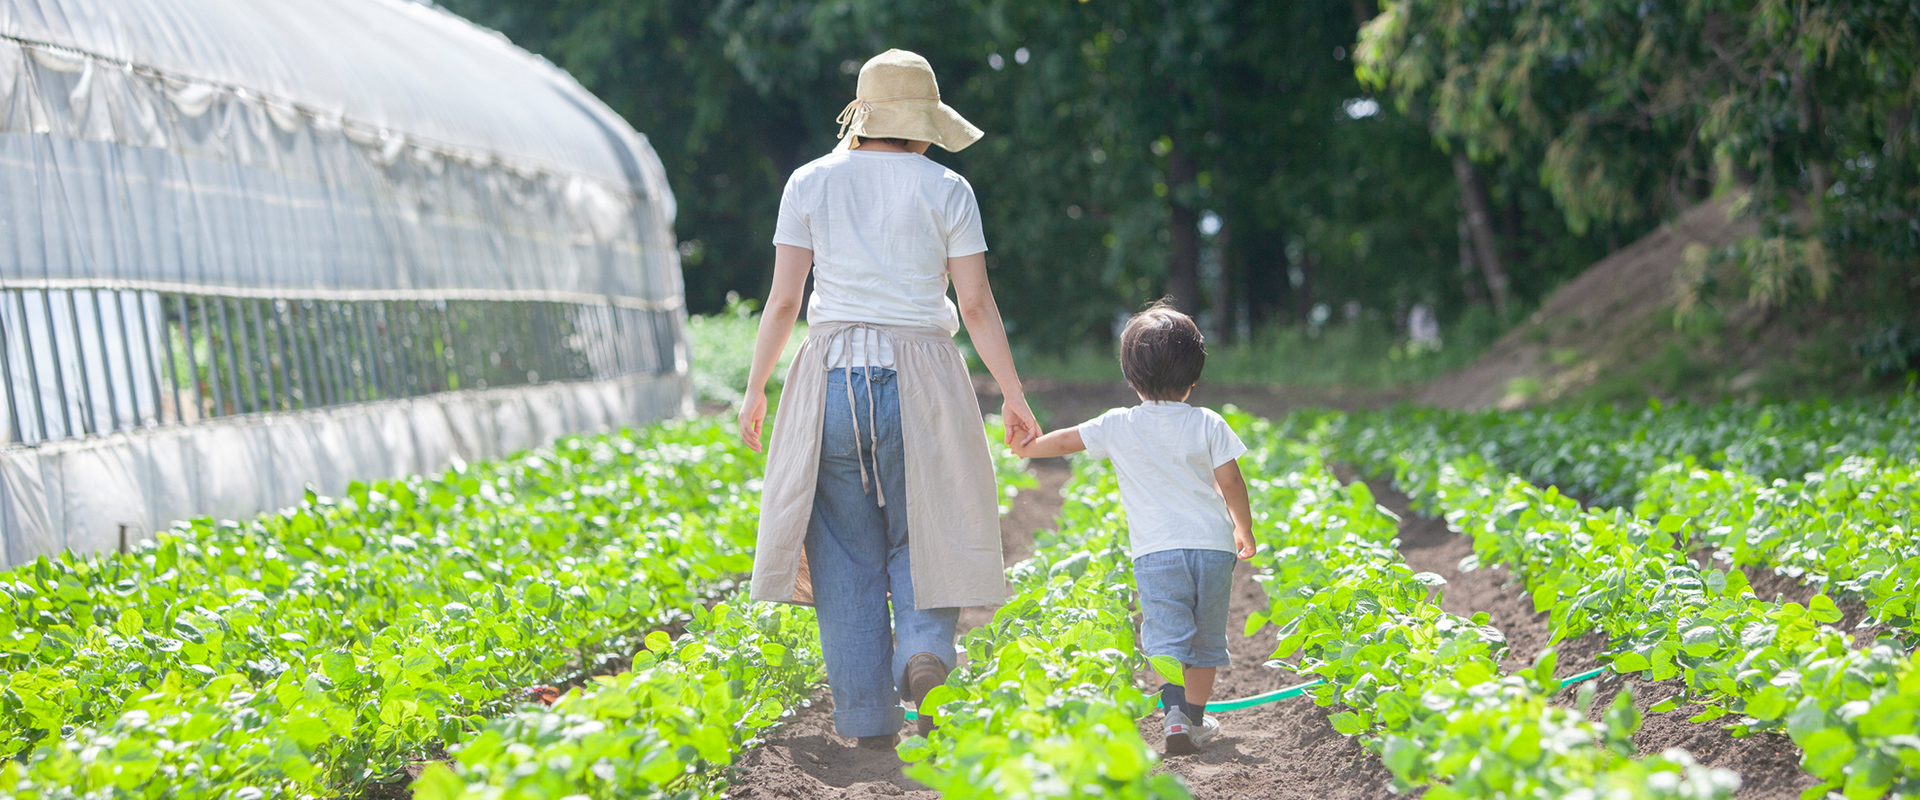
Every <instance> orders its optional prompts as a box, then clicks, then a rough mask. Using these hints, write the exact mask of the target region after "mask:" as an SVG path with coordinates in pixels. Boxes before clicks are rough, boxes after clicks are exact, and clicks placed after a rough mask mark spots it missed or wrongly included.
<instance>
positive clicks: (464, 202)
mask: <svg viewBox="0 0 1920 800" xmlns="http://www.w3.org/2000/svg"><path fill="white" fill-rule="evenodd" d="M673 214H674V205H673V196H672V194H671V192H670V191H669V190H668V189H667V185H666V180H665V177H664V172H663V171H662V169H661V166H660V162H659V159H658V157H657V156H656V155H655V154H654V152H653V150H652V148H651V147H649V146H648V145H647V143H646V141H645V139H644V137H642V136H641V135H640V134H638V133H636V132H635V131H634V130H633V129H632V128H631V127H630V126H629V125H627V123H626V122H625V121H623V120H622V119H621V118H620V117H619V116H618V115H616V114H615V113H613V111H612V110H610V109H608V108H607V107H606V106H605V104H603V103H601V102H600V101H599V100H597V99H595V98H594V97H593V96H592V95H591V94H589V93H587V92H586V91H585V90H584V89H582V88H581V87H580V85H579V84H578V83H576V82H575V81H574V80H573V79H572V78H571V77H570V76H568V75H567V74H566V73H565V72H563V71H561V70H559V69H558V68H556V67H554V66H553V65H551V64H549V63H547V62H546V61H544V60H543V59H540V58H539V57H537V56H534V55H532V54H529V53H527V52H525V51H523V50H520V49H518V48H516V47H514V46H513V45H512V44H510V43H508V42H507V41H506V40H505V39H504V38H503V37H501V36H499V35H498V34H495V33H492V32H490V31H487V30H484V29H482V28H479V27H477V26H475V25H472V24H470V23H468V22H466V21H464V20H461V19H460V18H458V17H456V16H454V15H452V14H450V13H447V12H445V11H442V10H440V9H437V8H434V7H432V6H430V5H424V4H417V3H410V2H403V1H402V0H324V1H323V2H313V1H312V0H0V285H12V286H56V287H57V286H65V285H89V286H132V287H143V288H155V289H161V290H168V291H174V290H177V291H197V290H215V291H217V293H225V294H238V295H255V296H273V297H331V298H337V299H355V298H367V299H373V298H404V297H430V298H461V297H465V298H475V299H548V300H563V301H564V300H571V301H582V302H605V301H606V298H609V297H610V298H613V301H614V302H617V303H621V304H624V305H629V306H634V307H641V308H655V309H665V308H675V307H677V306H678V305H679V303H680V299H681V293H682V288H681V279H680V270H679V261H678V252H677V251H676V249H675V243H674V239H673V232H672V222H673Z"/></svg>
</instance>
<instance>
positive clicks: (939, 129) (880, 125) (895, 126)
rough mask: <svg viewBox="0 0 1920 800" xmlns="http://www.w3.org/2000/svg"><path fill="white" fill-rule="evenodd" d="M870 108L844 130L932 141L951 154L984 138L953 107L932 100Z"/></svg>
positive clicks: (874, 136) (844, 143)
mask: <svg viewBox="0 0 1920 800" xmlns="http://www.w3.org/2000/svg"><path fill="white" fill-rule="evenodd" d="M872 109H873V110H871V111H869V112H867V114H866V115H865V116H864V117H863V118H862V119H860V120H859V121H858V122H856V123H855V124H854V125H852V126H851V127H849V128H848V129H847V133H848V134H849V135H852V136H860V137H863V138H867V139H911V140H914V141H918V142H932V143H934V144H937V145H940V147H942V148H943V149H945V150H947V151H948V152H952V153H958V152H960V151H962V150H965V149H967V147H969V146H970V145H972V144H973V143H974V142H977V141H980V137H982V136H985V135H986V133H984V132H982V131H981V130H980V129H979V128H976V127H974V125H973V123H971V122H968V121H967V118H966V117H962V116H960V112H958V111H955V110H953V107H952V106H949V105H947V104H946V103H943V102H940V101H938V100H934V99H931V98H929V99H926V100H919V99H915V100H896V101H892V102H883V103H874V104H873V106H872ZM840 146H841V147H842V148H845V147H846V146H847V140H846V139H842V140H841V141H840Z"/></svg>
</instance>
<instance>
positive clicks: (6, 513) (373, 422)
mask: <svg viewBox="0 0 1920 800" xmlns="http://www.w3.org/2000/svg"><path fill="white" fill-rule="evenodd" d="M689 397H690V395H689V394H688V392H687V379H686V376H684V375H643V376H629V377H625V378H616V379H613V380H605V381H579V382H570V383H550V384H544V385H540V386H523V387H516V388H512V389H491V390H483V391H466V392H441V393H439V394H433V395H428V396H426V397H420V398H414V399H410V400H389V401H383V402H378V403H361V404H357V405H351V406H343V407H337V408H327V409H319V410H315V411H301V412H295V413H291V414H255V415H248V416H242V417H233V418H229V419H224V420H214V421H210V422H205V423H201V424H197V425H176V426H170V427H164V428H153V429H148V430H141V431H136V432H131V433H117V434H113V435H111V436H105V437H94V438H88V439H75V440H68V441H64V442H56V443H53V444H50V445H46V446H42V447H28V448H12V449H7V450H0V568H5V567H12V566H17V565H20V564H24V563H27V562H30V561H32V560H34V559H35V558H39V557H40V556H50V555H53V554H55V553H58V552H60V551H61V550H73V551H75V552H79V553H92V552H99V551H103V550H113V549H115V548H117V547H119V545H120V536H121V535H122V532H123V530H124V535H125V536H126V541H127V543H128V544H133V543H136V542H139V541H140V540H141V539H143V538H148V537H150V536H152V534H153V532H154V531H156V530H160V529H164V528H165V527H167V526H169V525H171V524H172V523H173V521H174V520H179V519H185V518H188V517H198V516H211V517H214V518H216V519H238V518H245V517H250V516H253V515H254V514H258V513H260V512H262V511H269V510H272V509H276V508H285V507H286V506H289V505H292V504H294V503H297V502H299V501H300V498H301V497H302V496H303V495H304V494H305V492H306V490H307V489H308V488H309V487H311V488H313V489H314V490H315V491H317V492H319V493H321V494H323V495H332V496H338V495H339V494H340V493H341V492H343V491H344V490H345V489H346V486H347V483H348V482H349V481H353V480H362V481H364V480H373V479H378V478H392V477H398V476H401V475H409V474H414V473H422V472H431V471H434V470H438V469H441V468H443V467H445V465H447V464H448V463H449V462H450V461H452V460H454V459H456V458H458V459H464V460H467V461H477V460H480V459H489V458H499V457H501V456H504V455H507V454H509V453H512V452H514V451H517V450H522V449H526V448H529V447H536V446H539V445H541V444H544V443H546V442H550V441H552V440H554V439H556V438H559V437H560V436H564V435H566V434H569V433H577V432H582V431H598V430H611V429H617V428H621V427H629V426H636V425H640V424H644V423H646V422H650V421H652V420H655V419H659V418H661V417H666V416H674V415H679V414H685V413H687V412H688V411H690V410H691V409H689V408H688V407H687V406H688V405H690V401H689V399H688V398H689Z"/></svg>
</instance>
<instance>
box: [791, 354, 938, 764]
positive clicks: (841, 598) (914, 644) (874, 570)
mask: <svg viewBox="0 0 1920 800" xmlns="http://www.w3.org/2000/svg"><path fill="white" fill-rule="evenodd" d="M867 371H868V370H867V369H866V368H864V367H856V368H853V369H851V370H848V369H835V370H833V371H832V372H831V373H829V375H828V378H827V410H826V421H825V423H824V429H823V430H822V431H821V434H822V438H821V442H820V477H819V484H818V486H817V488H816V489H815V490H814V494H813V519H812V521H811V522H810V523H808V525H807V545H806V546H807V567H808V570H809V573H810V574H811V576H812V578H813V602H814V607H815V611H816V612H817V616H818V618H819V620H820V647H821V651H822V652H823V653H824V654H825V656H826V662H827V684H828V686H830V687H832V689H833V728H834V730H836V731H839V732H840V735H842V736H848V737H855V736H884V735H887V734H891V733H894V732H897V731H899V730H900V726H901V725H902V724H903V723H904V722H905V716H904V715H903V714H902V710H901V708H900V696H901V695H902V694H903V693H904V691H905V688H906V686H905V682H906V675H905V673H906V670H907V661H908V660H909V659H911V658H913V656H914V655H915V654H918V653H932V654H933V655H934V656H936V657H938V658H939V659H940V661H941V663H943V664H946V665H947V667H948V668H949V669H951V668H952V667H953V665H954V655H955V654H954V647H953V636H954V628H955V626H956V625H958V624H959V622H960V609H958V608H932V609H924V610H922V609H915V608H914V607H913V566H912V563H911V559H910V558H909V556H908V552H907V535H908V531H907V474H906V464H905V462H904V461H902V457H903V453H902V448H901V443H900V392H899V385H898V383H897V382H896V381H895V379H894V372H893V370H890V369H880V368H874V369H873V370H872V382H871V396H869V382H868V378H867ZM849 377H851V379H852V384H853V397H854V408H852V409H849V408H847V400H846V397H847V384H848V382H849V381H848V379H849ZM869 399H871V401H872V404H873V408H872V411H871V413H869V411H868V405H867V404H868V401H869ZM869 422H871V423H872V427H873V435H872V436H869V435H868V425H869ZM863 461H864V462H865V468H866V473H867V483H868V484H869V485H868V486H866V487H863V486H862V485H861V483H862V481H861V474H860V473H861V465H862V462H863ZM876 481H877V484H878V485H877V486H875V485H872V484H874V483H875V482H876ZM881 496H884V497H885V498H886V501H887V504H886V505H885V506H884V507H883V506H881V505H880V504H879V499H880V497H881ZM889 591H891V592H892V614H891V619H889V614H888V592H889Z"/></svg>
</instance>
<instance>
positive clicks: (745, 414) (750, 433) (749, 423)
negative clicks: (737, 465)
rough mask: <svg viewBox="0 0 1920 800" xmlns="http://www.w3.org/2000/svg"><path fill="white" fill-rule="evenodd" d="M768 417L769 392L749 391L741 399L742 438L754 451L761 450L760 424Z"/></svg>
mask: <svg viewBox="0 0 1920 800" xmlns="http://www.w3.org/2000/svg"><path fill="white" fill-rule="evenodd" d="M766 419H767V393H766V392H765V391H764V390H762V391H759V392H748V393H747V396H746V397H745V398H743V399H742V400H741V401H740V439H741V441H744V442H746V443H747V447H748V448H749V449H751V450H753V452H756V453H758V452H761V450H760V425H761V423H763V422H765V421H766Z"/></svg>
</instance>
